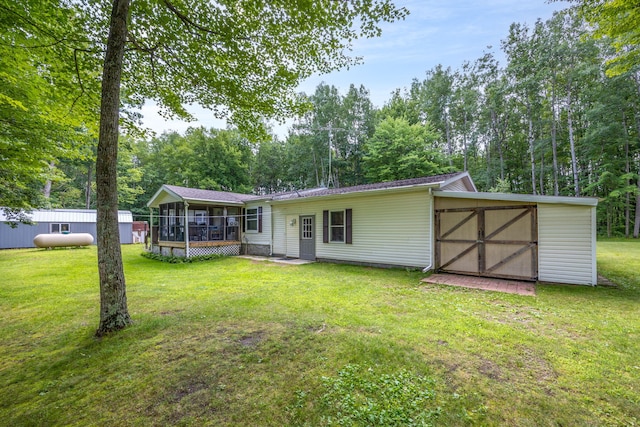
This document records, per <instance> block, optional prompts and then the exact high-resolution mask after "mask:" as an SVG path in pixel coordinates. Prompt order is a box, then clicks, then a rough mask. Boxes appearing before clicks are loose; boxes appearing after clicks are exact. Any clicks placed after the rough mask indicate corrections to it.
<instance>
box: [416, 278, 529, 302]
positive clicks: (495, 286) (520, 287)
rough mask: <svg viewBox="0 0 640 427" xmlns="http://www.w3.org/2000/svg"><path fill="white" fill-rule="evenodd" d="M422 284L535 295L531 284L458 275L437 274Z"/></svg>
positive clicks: (423, 280)
mask: <svg viewBox="0 0 640 427" xmlns="http://www.w3.org/2000/svg"><path fill="white" fill-rule="evenodd" d="M422 282H424V283H434V284H439V285H448V286H459V287H463V288H471V289H482V290H485V291H495V292H506V293H509V294H518V295H530V296H533V295H535V294H536V285H535V283H533V282H521V281H518V280H504V279H492V278H488V277H475V276H461V275H458V274H445V273H438V274H432V275H431V276H429V277H426V278H424V279H422Z"/></svg>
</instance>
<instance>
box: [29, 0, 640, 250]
mask: <svg viewBox="0 0 640 427" xmlns="http://www.w3.org/2000/svg"><path fill="white" fill-rule="evenodd" d="M591 31H592V30H591V29H590V27H589V25H587V24H586V23H585V21H584V20H583V19H582V18H581V17H579V16H578V15H577V14H576V13H575V11H574V10H571V9H570V10H566V11H562V12H558V13H556V14H554V16H553V17H552V18H551V19H549V20H547V21H541V20H539V21H537V22H536V23H535V24H533V25H531V26H528V25H525V24H519V23H514V24H512V25H511V27H510V29H509V33H508V35H507V36H506V37H505V38H504V39H503V40H502V43H501V46H500V53H501V54H502V57H504V62H505V64H504V65H503V64H501V63H500V61H499V60H498V54H497V53H496V52H492V51H487V52H485V53H484V54H483V55H482V56H481V57H480V58H478V59H476V60H474V61H469V62H465V63H464V64H463V65H462V66H461V67H459V68H458V69H451V68H450V67H445V66H443V65H437V66H436V67H434V68H432V69H430V70H427V71H426V73H425V75H424V77H422V78H415V79H413V81H411V82H410V83H409V84H408V85H407V86H406V87H404V88H398V89H396V90H395V91H393V92H392V93H391V94H390V98H389V99H388V100H387V101H386V102H385V103H384V105H383V106H382V107H381V108H376V107H375V106H374V105H373V104H372V102H371V100H370V94H369V92H368V90H367V89H366V88H365V87H363V86H357V85H355V84H353V85H351V86H350V87H349V89H348V91H347V92H346V93H344V94H342V93H340V92H339V90H338V89H337V88H336V87H334V86H332V85H330V84H325V83H322V84H320V85H319V86H318V87H317V88H316V90H315V92H314V93H313V94H310V95H307V94H303V96H304V98H305V99H306V101H307V102H308V103H309V105H310V106H311V108H310V109H309V110H308V112H307V113H305V114H304V115H303V116H302V117H300V118H298V119H296V121H295V122H294V124H293V125H292V126H291V128H290V129H289V133H288V135H287V136H286V137H284V138H278V137H277V136H275V135H270V137H268V138H261V139H260V140H255V139H254V138H250V137H248V136H247V135H246V134H243V133H242V132H240V131H239V130H237V129H234V128H229V129H223V130H221V129H204V128H190V129H189V130H187V131H186V132H185V133H184V134H182V135H181V134H178V133H175V132H169V133H164V134H162V135H159V136H156V137H148V136H145V135H144V134H135V133H133V134H130V135H127V136H122V137H121V138H120V142H119V158H118V197H119V207H120V208H121V209H131V210H132V211H133V212H134V213H136V214H137V215H138V216H139V218H141V219H142V218H144V217H145V215H147V214H148V211H147V209H146V208H145V205H146V202H147V201H148V200H149V199H150V198H151V196H152V195H153V193H154V192H155V191H156V190H157V189H158V188H159V187H160V186H161V185H162V184H174V185H183V186H190V187H197V188H205V189H215V190H224V191H234V192H243V193H244V192H253V193H256V194H267V193H271V192H277V191H286V190H292V189H301V188H309V187H317V186H335V187H339V186H349V185H358V184H363V183H369V182H379V181H387V180H395V179H404V178H412V177H417V176H425V175H432V174H439V173H445V172H450V171H469V172H470V174H471V176H472V177H473V179H474V181H475V182H476V184H477V186H478V187H479V189H480V190H484V191H506V192H517V193H531V194H539V195H563V196H591V197H598V198H600V199H601V201H600V203H599V207H598V214H599V215H598V229H599V232H600V233H601V234H605V235H624V236H630V235H633V236H634V237H637V236H638V231H639V228H640V180H639V179H638V176H639V174H640V69H639V68H638V67H637V66H635V68H634V67H630V69H629V70H627V71H624V72H620V73H617V74H616V75H613V76H609V75H607V73H606V69H607V66H606V63H607V61H608V60H609V59H610V58H611V57H612V56H613V55H614V46H613V45H612V43H611V41H610V40H609V39H607V38H606V37H603V38H594V37H588V36H589V35H590V32H591ZM25 126H28V123H25ZM74 129H75V132H71V133H72V134H73V135H71V136H69V137H68V139H67V140H68V141H77V140H82V139H83V138H84V140H83V143H82V144H77V145H78V146H79V147H82V148H81V149H73V150H67V151H64V152H62V151H61V155H57V156H56V158H55V160H53V161H50V162H48V164H47V168H46V170H45V175H46V179H45V180H44V182H45V184H44V186H40V187H38V185H40V182H41V181H37V180H36V182H35V183H31V184H29V185H26V187H25V188H29V189H31V190H34V191H32V192H36V193H38V197H40V204H42V205H49V206H52V207H95V199H96V197H95V190H96V184H95V153H96V143H95V141H92V140H91V139H90V138H88V137H87V136H86V133H84V132H83V131H82V128H79V127H75V128H74ZM52 131H56V132H62V131H60V130H57V129H55V128H53V129H52ZM66 133H69V132H68V131H66ZM63 135H65V136H66V134H63ZM35 142H36V144H37V143H38V140H36V141H35ZM35 147H36V148H37V147H38V145H35ZM69 153H71V155H68V154H69ZM35 161H38V159H37V158H36V159H35ZM24 172H25V173H27V174H28V175H29V176H30V178H33V174H32V173H31V172H30V170H29V169H24ZM36 189H37V190H38V191H35V190H36Z"/></svg>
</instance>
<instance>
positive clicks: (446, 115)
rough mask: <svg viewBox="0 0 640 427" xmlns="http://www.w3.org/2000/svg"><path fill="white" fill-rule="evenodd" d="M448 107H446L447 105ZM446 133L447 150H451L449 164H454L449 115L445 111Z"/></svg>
mask: <svg viewBox="0 0 640 427" xmlns="http://www.w3.org/2000/svg"><path fill="white" fill-rule="evenodd" d="M445 108H446V107H445ZM444 125H445V133H446V134H447V151H448V152H449V166H453V144H452V142H451V130H450V129H449V115H448V114H447V113H446V111H445V113H444Z"/></svg>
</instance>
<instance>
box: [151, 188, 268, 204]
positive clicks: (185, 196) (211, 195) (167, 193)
mask: <svg viewBox="0 0 640 427" xmlns="http://www.w3.org/2000/svg"><path fill="white" fill-rule="evenodd" d="M260 198H261V196H255V195H252V194H240V193H230V192H227V191H215V190H201V189H199V188H187V187H180V186H177V185H168V184H164V185H163V186H162V187H160V189H159V190H158V191H157V192H156V194H154V195H153V197H152V198H151V200H149V202H148V203H147V206H148V207H150V208H157V207H160V204H163V203H171V202H180V201H183V202H187V203H203V204H209V205H210V204H222V205H235V206H243V205H244V204H245V202H247V201H250V200H255V199H260Z"/></svg>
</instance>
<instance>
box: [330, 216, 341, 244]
mask: <svg viewBox="0 0 640 427" xmlns="http://www.w3.org/2000/svg"><path fill="white" fill-rule="evenodd" d="M344 229H345V220H344V211H331V212H330V213H329V236H330V238H329V240H330V241H331V242H340V243H342V242H344V234H345V233H344Z"/></svg>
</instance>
